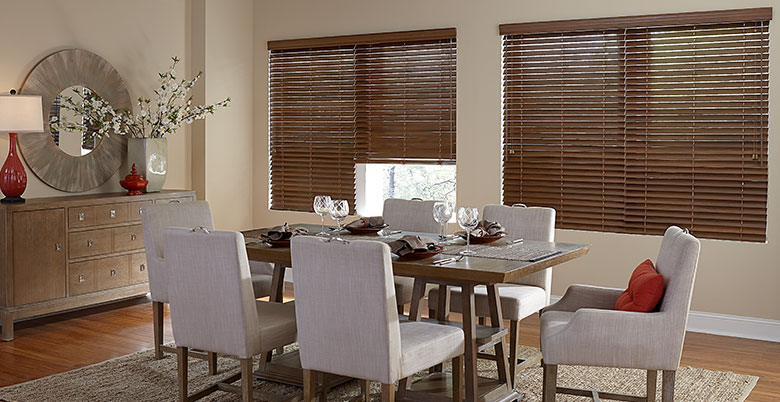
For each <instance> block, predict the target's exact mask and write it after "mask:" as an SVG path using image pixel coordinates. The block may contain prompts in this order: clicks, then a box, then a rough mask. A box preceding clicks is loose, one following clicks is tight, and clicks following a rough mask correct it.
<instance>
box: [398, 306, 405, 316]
mask: <svg viewBox="0 0 780 402" xmlns="http://www.w3.org/2000/svg"><path fill="white" fill-rule="evenodd" d="M403 313H404V305H403V304H399V305H398V314H403Z"/></svg>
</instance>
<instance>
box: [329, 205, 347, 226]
mask: <svg viewBox="0 0 780 402" xmlns="http://www.w3.org/2000/svg"><path fill="white" fill-rule="evenodd" d="M329 212H330V217H331V218H333V220H335V221H336V223H338V225H339V230H338V232H341V230H342V229H343V228H342V227H341V221H342V220H343V219H344V218H346V217H347V215H349V203H348V202H347V200H333V202H332V203H331V208H330V211H329ZM338 232H336V233H337V234H338Z"/></svg>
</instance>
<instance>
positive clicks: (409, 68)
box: [268, 29, 456, 211]
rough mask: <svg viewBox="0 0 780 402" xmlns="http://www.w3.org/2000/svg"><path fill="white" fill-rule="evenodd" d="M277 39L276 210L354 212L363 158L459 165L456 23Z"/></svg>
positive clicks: (273, 55) (272, 73)
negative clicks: (315, 206)
mask: <svg viewBox="0 0 780 402" xmlns="http://www.w3.org/2000/svg"><path fill="white" fill-rule="evenodd" d="M268 45H269V50H270V51H269V65H270V68H269V98H270V111H269V116H270V122H269V129H270V137H271V144H270V145H271V151H270V154H271V155H270V156H271V163H270V166H271V208H272V209H284V210H297V211H311V210H312V200H313V197H314V195H318V194H326V195H330V196H331V197H333V198H334V199H337V198H338V199H346V200H348V201H349V203H350V206H351V207H352V208H353V211H354V205H355V164H356V163H403V162H415V163H453V162H454V160H455V85H456V81H455V74H456V72H455V55H456V53H455V52H456V43H455V30H454V29H443V30H426V31H414V32H400V33H387V34H375V35H351V36H343V37H334V38H316V39H312V40H293V41H276V42H269V44H268Z"/></svg>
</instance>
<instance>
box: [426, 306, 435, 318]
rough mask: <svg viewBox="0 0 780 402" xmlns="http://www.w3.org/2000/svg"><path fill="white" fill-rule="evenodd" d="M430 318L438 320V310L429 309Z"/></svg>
mask: <svg viewBox="0 0 780 402" xmlns="http://www.w3.org/2000/svg"><path fill="white" fill-rule="evenodd" d="M428 318H436V310H435V309H432V308H429V309H428Z"/></svg>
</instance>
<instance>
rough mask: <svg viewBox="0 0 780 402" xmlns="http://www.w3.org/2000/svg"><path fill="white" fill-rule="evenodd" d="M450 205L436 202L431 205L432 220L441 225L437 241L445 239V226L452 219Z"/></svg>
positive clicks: (445, 202) (444, 202)
mask: <svg viewBox="0 0 780 402" xmlns="http://www.w3.org/2000/svg"><path fill="white" fill-rule="evenodd" d="M452 210H453V208H452V204H451V203H449V202H447V201H438V202H436V203H434V204H433V219H434V220H435V221H436V222H438V223H439V225H441V234H440V235H439V240H442V241H443V240H445V239H446V238H447V236H446V235H447V232H446V229H445V228H446V225H447V222H449V221H450V218H452Z"/></svg>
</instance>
